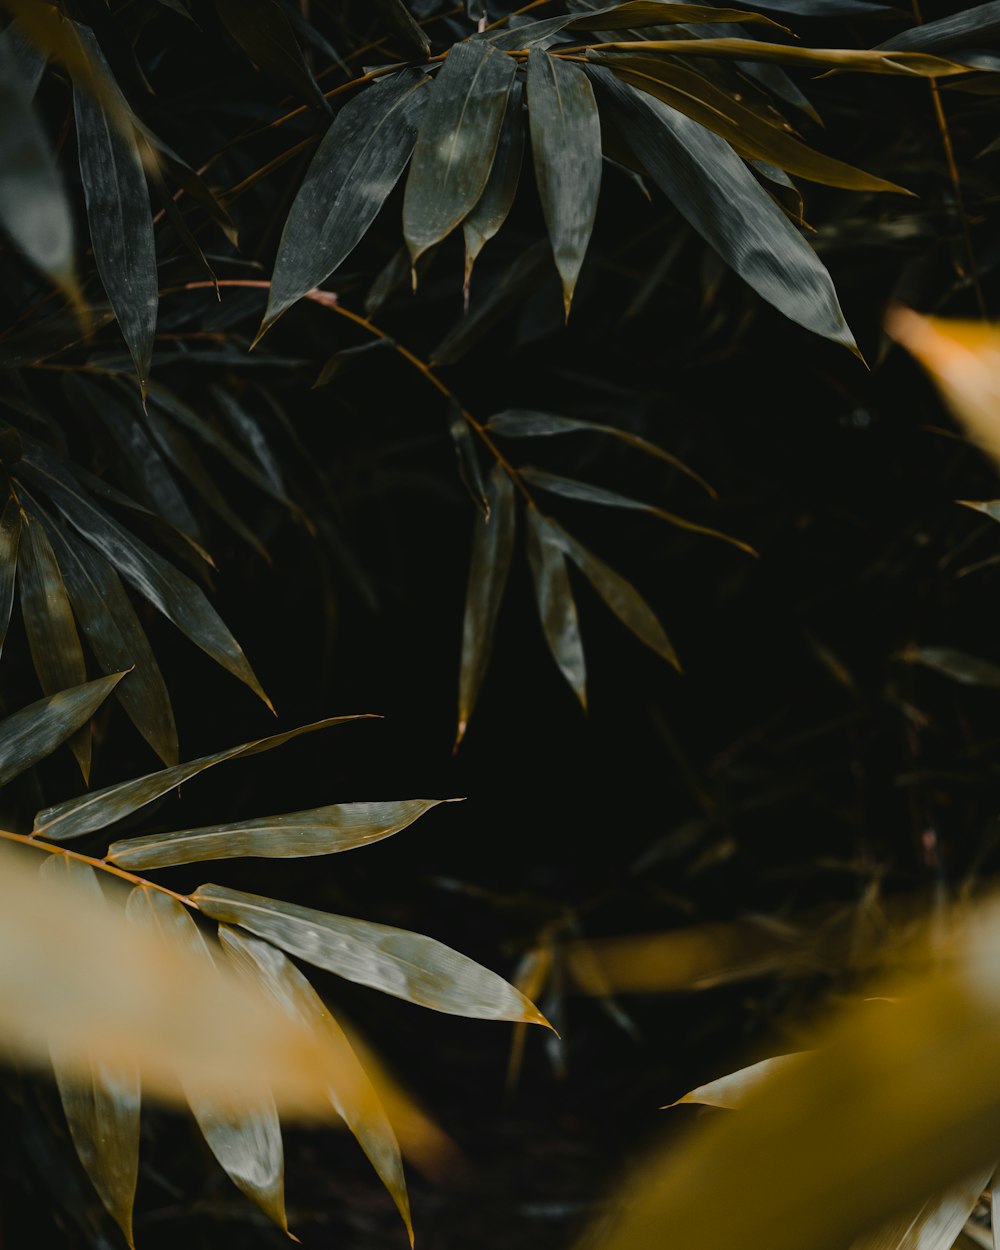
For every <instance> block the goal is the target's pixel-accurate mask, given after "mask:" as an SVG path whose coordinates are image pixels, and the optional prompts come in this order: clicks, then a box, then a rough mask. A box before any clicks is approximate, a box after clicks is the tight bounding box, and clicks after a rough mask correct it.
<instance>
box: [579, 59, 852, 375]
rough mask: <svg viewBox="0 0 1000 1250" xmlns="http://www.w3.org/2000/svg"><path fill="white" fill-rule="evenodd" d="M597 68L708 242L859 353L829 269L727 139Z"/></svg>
mask: <svg viewBox="0 0 1000 1250" xmlns="http://www.w3.org/2000/svg"><path fill="white" fill-rule="evenodd" d="M690 42H691V44H692V45H693V44H696V43H699V42H700V41H699V40H691V41H690ZM596 72H597V74H598V76H599V81H600V84H601V87H602V89H604V90H606V91H607V93H608V95H609V96H610V98H611V99H612V100H613V101H614V105H615V109H616V112H617V113H618V114H619V116H620V117H621V120H622V122H623V126H624V131H625V135H626V138H627V141H628V143H629V144H630V145H631V147H632V150H633V151H634V153H635V155H636V156H637V157H638V159H639V160H640V161H642V163H643V164H644V165H645V167H646V169H647V171H648V173H649V175H650V177H651V178H652V179H653V181H654V182H656V184H657V185H658V186H659V187H660V189H661V190H662V191H663V193H664V194H665V195H666V196H667V198H668V199H670V200H672V201H673V203H674V205H675V206H676V208H677V209H678V210H679V211H680V213H681V215H682V216H683V217H685V218H686V219H687V220H688V221H689V222H690V224H691V225H692V226H693V227H694V228H695V230H697V231H698V232H699V234H701V235H702V237H703V238H704V239H705V240H706V242H708V243H709V244H710V245H711V246H712V247H713V248H714V249H715V250H716V251H717V252H718V254H719V255H720V256H721V257H722V259H723V260H724V261H725V262H726V263H727V264H728V265H730V266H731V267H732V268H733V269H734V270H735V271H736V272H737V273H738V274H739V275H740V277H741V278H743V280H744V281H745V282H747V283H748V284H749V285H750V286H752V287H753V289H754V290H755V291H756V292H757V293H758V294H759V295H761V296H762V297H763V298H764V299H766V300H767V301H768V302H769V303H771V304H773V305H774V306H775V308H777V309H778V310H779V312H782V313H784V314H785V316H786V317H788V318H790V319H791V320H792V321H795V322H796V323H797V324H799V325H801V326H804V327H805V328H806V329H808V330H812V331H813V332H814V333H816V334H821V335H823V336H824V337H825V338H829V339H832V340H833V341H834V342H836V343H842V344H843V345H844V346H845V347H848V348H850V349H851V350H852V351H854V352H856V351H857V345H856V344H855V342H854V336H853V335H852V334H851V331H850V330H849V329H848V326H847V323H846V321H845V320H844V314H843V312H842V311H841V308H840V302H839V301H838V299H837V293H836V291H835V290H834V287H833V282H832V280H831V278H830V275H829V273H828V272H827V270H826V268H825V267H824V265H823V264H822V262H821V261H820V260H819V258H818V257H817V255H816V253H815V252H814V251H813V250H812V248H810V247H809V245H808V244H807V243H806V242H805V240H804V239H803V238H802V236H801V235H800V234H799V233H798V231H797V230H796V229H795V227H794V226H793V225H792V224H791V223H790V222H789V221H788V220H787V218H786V217H785V215H784V214H783V213H782V212H781V210H780V209H779V208H778V207H777V205H775V203H774V201H773V200H772V199H771V198H770V196H769V195H768V194H767V192H766V191H765V190H764V189H763V188H762V187H761V186H760V184H759V183H758V182H757V180H756V179H755V178H754V176H753V174H751V173H750V171H749V170H748V169H747V168H746V166H745V165H744V164H743V162H742V161H741V160H740V158H739V157H738V156H737V155H736V153H735V152H734V151H733V149H732V148H731V147H730V146H729V144H728V143H726V142H725V141H724V140H723V139H720V138H719V136H718V135H714V134H712V133H711V131H709V130H706V129H705V128H704V127H703V126H700V125H699V124H698V123H697V122H694V121H691V119H690V118H687V117H685V116H683V114H681V113H678V112H676V110H674V109H671V108H669V107H668V106H667V105H665V104H663V103H661V101H659V100H655V99H652V98H651V97H649V96H647V95H639V94H638V93H636V92H635V91H634V90H633V89H632V88H630V87H627V86H625V85H624V84H622V83H619V82H618V81H617V80H616V79H615V78H614V77H613V76H612V75H611V73H610V71H608V70H606V69H598V70H597V71H596Z"/></svg>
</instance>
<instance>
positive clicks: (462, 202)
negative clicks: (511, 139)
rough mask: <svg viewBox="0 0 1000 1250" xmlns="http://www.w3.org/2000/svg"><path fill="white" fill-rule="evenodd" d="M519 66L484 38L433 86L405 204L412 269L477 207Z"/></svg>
mask: <svg viewBox="0 0 1000 1250" xmlns="http://www.w3.org/2000/svg"><path fill="white" fill-rule="evenodd" d="M515 69H516V67H515V65H514V62H513V60H512V59H511V58H510V57H507V56H504V55H503V54H502V53H499V52H496V51H495V50H494V49H493V48H492V47H490V45H489V44H488V43H484V42H482V41H480V40H473V41H468V42H465V43H459V44H456V45H455V46H454V48H452V50H451V52H450V53H449V54H448V57H447V60H446V61H445V63H444V66H443V67H442V69H441V70H440V72H439V73H438V75H437V77H436V79H435V80H434V85H433V88H432V92H431V98H430V102H429V104H428V106H427V108H426V110H425V111H424V115H423V118H422V120H421V122H420V129H419V130H418V131H417V142H416V146H415V147H414V149H413V160H412V162H411V163H410V173H409V176H408V177H407V180H406V194H405V196H404V199H403V234H404V236H405V238H406V245H407V247H408V248H409V250H410V263H411V265H415V264H416V263H417V261H418V259H419V258H420V256H421V255H422V254H423V253H424V252H426V251H427V249H428V248H430V247H433V246H434V244H435V243H439V242H440V241H441V240H442V239H443V238H445V236H446V235H448V234H450V233H451V231H452V230H454V229H455V227H456V226H457V225H458V224H459V223H460V222H461V221H462V220H463V218H464V217H465V216H466V215H467V214H468V213H469V212H471V211H472V209H473V208H475V206H476V204H477V203H478V201H479V198H480V197H481V195H482V194H483V191H484V190H485V188H486V182H487V179H488V178H489V175H490V169H491V168H492V166H493V158H494V156H495V154H496V150H497V145H498V143H499V141H500V128H501V124H502V122H503V117H504V112H505V110H506V108H507V96H508V94H509V92H510V89H511V86H512V85H513V82H514V74H515Z"/></svg>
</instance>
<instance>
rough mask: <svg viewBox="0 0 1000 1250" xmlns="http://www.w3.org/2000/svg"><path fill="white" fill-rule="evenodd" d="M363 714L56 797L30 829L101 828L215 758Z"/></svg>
mask: <svg viewBox="0 0 1000 1250" xmlns="http://www.w3.org/2000/svg"><path fill="white" fill-rule="evenodd" d="M366 719H368V716H367V715H365V714H361V715H358V716H330V717H327V719H326V720H318V721H313V722H312V724H309V725H300V726H299V727H298V728H297V729H287V730H286V731H285V732H284V733H280V734H272V735H271V736H270V737H268V738H255V739H253V740H251V741H250V742H243V743H241V744H240V745H239V746H236V747H230V748H229V749H228V750H226V751H217V752H215V754H214V755H202V756H200V757H199V758H198V759H196V760H189V761H188V762H187V763H186V764H177V765H175V766H174V767H173V768H164V769H162V770H161V771H160V772H156V773H148V774H147V775H146V776H144V777H134V778H133V779H132V780H131V781H120V782H118V783H117V784H116V785H113V786H105V788H104V789H103V790H95V791H93V793H91V794H84V795H81V796H80V798H77V799H70V800H69V801H68V802H66V803H57V804H56V805H55V806H54V807H47V808H46V809H45V810H44V811H42V812H39V813H38V815H37V816H36V817H35V825H34V832H35V833H43V834H44V835H45V837H46V838H48V839H49V840H50V841H52V842H65V841H67V840H68V839H70V838H79V837H81V836H82V835H83V834H85V833H90V832H91V831H92V830H94V829H104V828H106V827H107V826H108V825H112V824H114V823H115V821H117V820H122V819H124V817H126V816H128V815H130V814H131V813H132V812H135V811H138V810H139V808H141V807H145V806H146V804H147V803H152V802H154V801H155V800H156V799H158V798H160V796H161V795H164V794H166V793H168V791H170V790H174V789H176V788H177V787H178V786H181V785H183V784H184V782H185V781H190V780H191V778H192V777H197V776H198V774H199V773H203V772H204V771H205V770H206V769H207V768H214V767H215V765H216V764H225V763H228V761H229V760H235V759H244V758H246V757H247V756H250V755H259V754H261V753H262V752H264V751H273V750H274V748H275V747H280V746H284V744H285V743H286V742H291V741H292V739H293V738H298V737H301V735H302V734H308V733H314V732H315V731H316V730H318V729H328V728H330V727H331V726H333V725H342V724H345V723H346V722H347V721H355V720H366Z"/></svg>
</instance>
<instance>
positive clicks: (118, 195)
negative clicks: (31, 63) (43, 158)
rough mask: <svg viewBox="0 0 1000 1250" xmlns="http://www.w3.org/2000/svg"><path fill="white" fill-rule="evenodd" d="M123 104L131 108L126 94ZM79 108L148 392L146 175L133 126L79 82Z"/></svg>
mask: <svg viewBox="0 0 1000 1250" xmlns="http://www.w3.org/2000/svg"><path fill="white" fill-rule="evenodd" d="M77 30H78V32H79V35H80V38H81V40H82V42H83V44H84V46H85V47H86V48H87V50H88V52H89V53H90V55H91V57H92V59H93V61H94V63H95V65H98V66H100V67H101V69H102V70H103V71H104V73H105V74H106V75H107V79H108V90H109V91H113V92H117V91H118V88H117V86H116V85H115V83H114V80H113V78H112V77H111V71H110V70H109V69H108V68H107V65H106V63H105V61H104V58H103V55H102V54H101V50H100V48H99V47H98V44H97V41H96V40H95V39H94V36H93V34H92V33H91V32H90V31H89V30H88V29H87V28H86V27H84V26H79V27H77ZM122 108H123V109H124V110H125V111H126V112H128V105H127V104H125V102H124V100H122ZM73 109H74V113H75V116H76V137H77V151H78V153H79V158H80V178H81V180H82V182H83V192H84V200H85V202H86V206H87V221H88V224H89V226H90V240H91V243H92V244H93V248H94V260H95V262H96V264H97V272H98V273H99V274H100V277H101V282H102V283H103V284H104V289H105V291H106V292H107V295H108V299H109V300H110V302H111V307H112V308H113V309H114V311H115V316H116V317H117V318H118V324H119V326H120V327H121V331H122V335H123V337H124V339H125V343H126V345H127V346H128V350H129V353H130V354H131V356H132V360H133V362H134V364H135V370H136V373H137V375H138V378H139V387H140V390H141V391H142V393H143V395H145V393H146V387H147V385H148V384H149V368H150V363H151V361H152V356H153V335H154V333H155V331H156V306H157V301H158V287H157V276H156V249H155V245H154V241H153V219H152V214H151V212H150V207H149V191H148V190H147V188H146V175H145V174H144V173H143V168H142V160H141V158H140V155H139V149H138V146H137V144H136V141H135V137H134V134H133V133H132V131H131V129H130V130H129V131H128V132H127V133H125V132H123V131H122V130H121V129H120V128H118V127H117V126H116V125H115V124H114V122H113V120H112V119H111V118H110V117H109V115H108V113H107V112H106V110H105V109H104V108H103V107H102V105H101V104H100V103H99V102H98V101H96V100H95V99H94V98H93V97H92V96H91V95H90V94H89V93H88V91H87V90H86V89H85V88H84V87H81V86H80V85H76V86H75V87H74V91H73Z"/></svg>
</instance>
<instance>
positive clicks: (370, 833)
mask: <svg viewBox="0 0 1000 1250" xmlns="http://www.w3.org/2000/svg"><path fill="white" fill-rule="evenodd" d="M453 801H454V800H449V799H400V800H398V801H396V802H388V803H334V804H332V805H330V806H329V807H314V808H312V809H310V810H309V811H305V812H287V813H285V814H284V815H282V816H262V817H259V818H258V819H256V820H243V821H237V822H230V823H229V824H224V825H206V826H204V827H203V828H200V829H180V830H178V831H177V832H176V833H152V834H148V835H146V836H144V837H141V838H125V839H123V840H122V841H120V842H113V843H112V844H111V846H110V848H109V850H108V859H109V860H110V861H111V862H112V863H113V864H117V865H118V866H119V867H120V868H167V867H170V866H171V865H173V864H193V863H197V862H198V861H200V860H206V859H239V858H244V857H247V856H259V857H260V858H262V859H297V858H300V857H302V856H305V855H333V854H335V853H336V852H338V851H351V850H353V849H354V848H355V847H357V846H366V845H367V844H368V843H369V842H378V841H380V840H381V839H382V838H387V837H389V836H390V834H393V833H398V832H399V831H400V829H405V828H406V827H407V826H408V825H412V824H413V822H414V821H415V820H418V819H419V818H420V817H421V816H423V814H424V813H425V812H427V811H430V809H431V808H432V807H437V805H438V804H439V803H447V802H453Z"/></svg>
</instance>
